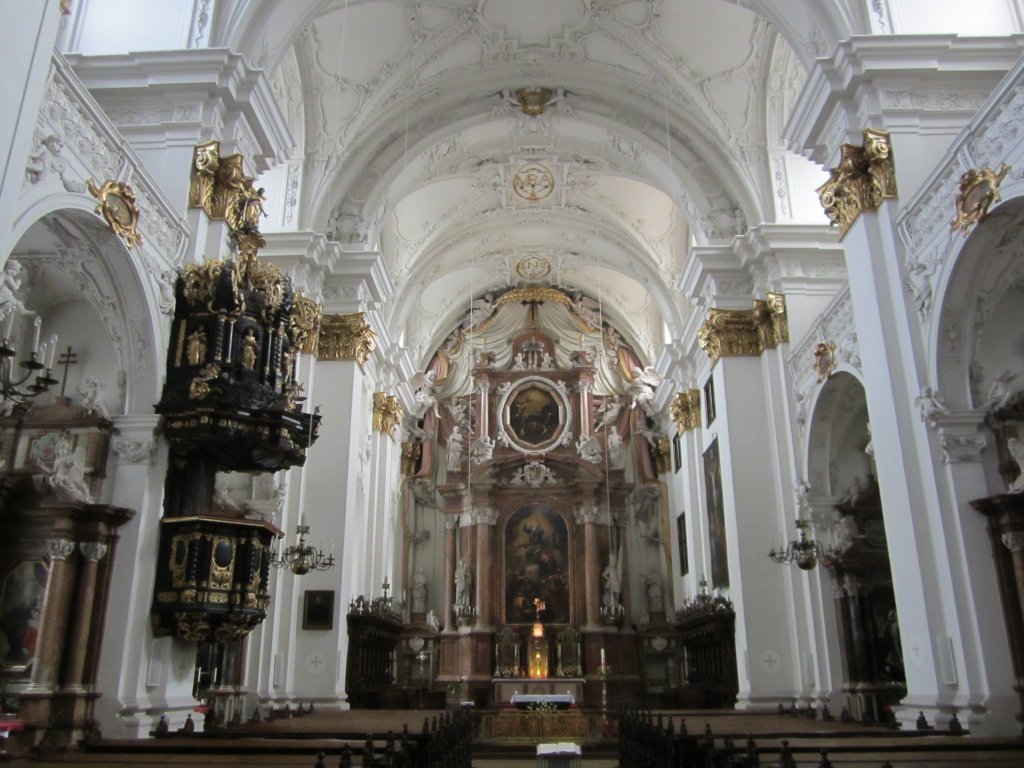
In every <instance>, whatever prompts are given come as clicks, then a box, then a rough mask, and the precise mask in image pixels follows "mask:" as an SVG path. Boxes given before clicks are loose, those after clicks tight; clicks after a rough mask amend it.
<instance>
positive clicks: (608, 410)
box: [594, 395, 622, 432]
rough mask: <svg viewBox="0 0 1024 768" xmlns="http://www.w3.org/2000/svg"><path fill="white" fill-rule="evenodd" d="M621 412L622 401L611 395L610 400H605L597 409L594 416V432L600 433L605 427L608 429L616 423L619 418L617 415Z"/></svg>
mask: <svg viewBox="0 0 1024 768" xmlns="http://www.w3.org/2000/svg"><path fill="white" fill-rule="evenodd" d="M621 411H622V401H620V400H619V396H618V395H612V396H611V397H610V398H605V400H604V402H603V403H601V407H600V408H598V409H597V413H596V414H595V416H596V417H597V427H595V429H594V431H595V432H600V431H601V430H602V429H604V428H605V427H609V426H611V425H612V424H614V423H615V422H616V420H617V419H618V418H619V413H620V412H621Z"/></svg>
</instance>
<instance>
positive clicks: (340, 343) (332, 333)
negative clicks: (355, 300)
mask: <svg viewBox="0 0 1024 768" xmlns="http://www.w3.org/2000/svg"><path fill="white" fill-rule="evenodd" d="M376 338H377V334H376V333H374V332H373V329H372V328H371V327H370V326H369V325H367V323H366V313H364V312H356V313H355V314H352V315H324V317H323V319H322V320H321V323H320V336H319V340H318V342H317V346H318V350H317V359H319V360H355V361H356V362H358V363H359V367H360V368H362V367H363V366H364V365H366V361H367V360H369V359H370V355H371V354H372V353H373V350H374V349H375V348H376V347H377V342H376Z"/></svg>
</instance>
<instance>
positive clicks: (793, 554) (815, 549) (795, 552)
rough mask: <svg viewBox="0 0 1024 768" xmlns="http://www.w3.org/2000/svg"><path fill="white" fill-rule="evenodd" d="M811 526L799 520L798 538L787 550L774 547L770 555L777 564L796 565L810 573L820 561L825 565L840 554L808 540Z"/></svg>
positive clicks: (788, 545) (797, 523)
mask: <svg viewBox="0 0 1024 768" xmlns="http://www.w3.org/2000/svg"><path fill="white" fill-rule="evenodd" d="M810 527H811V524H810V522H809V521H807V520H797V521H796V529H797V532H798V534H799V535H798V537H797V538H796V539H794V540H793V541H791V542H789V544H787V545H786V548H785V549H782V548H779V549H775V547H772V549H771V551H770V552H769V553H768V557H770V558H771V559H772V560H773V561H774V562H776V563H796V565H797V568H799V569H800V570H802V571H810V570H812V569H813V568H814V566H815V565H816V564H817V563H818V561H819V560H820V561H821V562H823V563H825V562H828V561H829V560H831V559H832V558H833V557H835V556H836V555H837V554H839V551H838V550H836V549H835V548H833V547H824V546H822V545H821V543H820V542H818V541H815V540H814V539H809V538H807V529H808V528H810Z"/></svg>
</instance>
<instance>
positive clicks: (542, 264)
mask: <svg viewBox="0 0 1024 768" xmlns="http://www.w3.org/2000/svg"><path fill="white" fill-rule="evenodd" d="M516 274H517V275H519V276H520V277H521V278H523V280H543V279H544V278H545V277H547V276H548V275H549V274H551V262H550V261H548V260H547V259H546V258H544V257H543V256H526V257H525V258H522V259H520V260H519V261H518V262H517V263H516Z"/></svg>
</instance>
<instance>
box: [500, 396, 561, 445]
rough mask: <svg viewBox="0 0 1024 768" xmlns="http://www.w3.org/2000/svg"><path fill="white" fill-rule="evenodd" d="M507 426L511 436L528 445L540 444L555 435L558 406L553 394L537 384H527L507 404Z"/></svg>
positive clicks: (557, 424) (557, 421) (557, 422)
mask: <svg viewBox="0 0 1024 768" xmlns="http://www.w3.org/2000/svg"><path fill="white" fill-rule="evenodd" d="M508 426H509V429H510V430H511V432H512V434H513V437H515V438H516V439H518V440H519V441H520V442H522V443H528V444H529V445H541V444H543V443H546V442H548V441H549V440H551V439H553V438H554V437H555V434H556V433H557V432H558V426H559V408H558V402H557V401H556V400H555V397H554V395H553V394H552V393H551V392H549V391H548V390H547V389H544V388H542V387H539V386H528V387H525V388H523V389H521V390H520V391H519V392H516V394H515V395H514V396H513V397H512V399H511V400H510V401H509V404H508Z"/></svg>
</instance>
